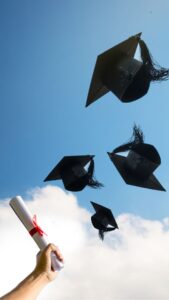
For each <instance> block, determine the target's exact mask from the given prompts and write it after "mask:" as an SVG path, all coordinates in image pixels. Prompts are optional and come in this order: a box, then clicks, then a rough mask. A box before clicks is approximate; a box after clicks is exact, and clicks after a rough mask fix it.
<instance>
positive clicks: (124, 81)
mask: <svg viewBox="0 0 169 300" xmlns="http://www.w3.org/2000/svg"><path fill="white" fill-rule="evenodd" d="M140 36H141V33H138V34H136V35H135V36H132V37H130V38H128V39H127V40H125V41H123V42H122V43H120V44H118V45H116V46H114V47H113V48H111V49H109V50H107V51H106V52H104V53H102V54H100V55H99V56H98V57H97V61H96V65H95V69H94V72H93V76H92V80H91V84H90V88H89V92H88V97H87V102H86V106H88V105H90V104H91V103H93V102H94V101H96V100H97V99H99V98H100V97H102V96H103V95H105V94H106V93H108V92H109V91H111V92H112V93H114V94H115V95H116V96H117V97H118V98H119V99H120V100H121V101H122V102H131V101H135V100H137V99H139V98H141V97H143V96H144V95H145V94H146V93H147V92H148V89H149V86H150V83H151V81H162V80H166V79H168V77H169V69H165V68H162V67H160V66H159V65H157V64H156V63H155V62H154V61H153V58H152V56H151V54H150V52H149V50H148V48H147V46H146V44H145V42H144V41H143V40H141V38H140ZM138 45H139V47H140V52H141V61H139V60H138V59H136V58H134V55H135V52H136V49H137V46H138Z"/></svg>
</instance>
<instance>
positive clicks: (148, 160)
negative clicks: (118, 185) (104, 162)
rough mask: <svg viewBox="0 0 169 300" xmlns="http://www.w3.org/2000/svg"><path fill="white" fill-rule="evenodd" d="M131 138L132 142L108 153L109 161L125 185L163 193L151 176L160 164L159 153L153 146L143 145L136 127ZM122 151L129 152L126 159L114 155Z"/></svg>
mask: <svg viewBox="0 0 169 300" xmlns="http://www.w3.org/2000/svg"><path fill="white" fill-rule="evenodd" d="M133 137H134V139H133V141H130V142H129V143H127V144H123V145H121V146H119V147H117V148H116V149H114V150H113V152H112V153H109V152H108V155H109V157H110V159H111V161H112V162H113V163H114V165H115V167H116V168H117V170H118V171H119V173H120V175H121V176H122V178H123V179H124V181H125V182H126V183H127V184H130V185H135V186H139V187H144V188H149V189H154V190H159V191H165V189H164V187H163V186H162V185H161V183H160V182H159V181H158V180H157V178H156V177H155V176H154V175H153V172H154V171H155V169H157V167H158V166H159V165H160V164H161V158H160V155H159V153H158V152H157V150H156V148H155V147H154V146H153V145H150V144H146V143H144V140H143V133H142V131H141V130H140V129H139V127H137V126H134V128H133ZM124 151H129V152H128V155H127V157H125V156H122V155H118V154H116V153H118V152H124Z"/></svg>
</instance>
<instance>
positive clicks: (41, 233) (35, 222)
mask: <svg viewBox="0 0 169 300" xmlns="http://www.w3.org/2000/svg"><path fill="white" fill-rule="evenodd" d="M32 222H33V225H34V227H33V228H32V229H31V230H30V231H29V233H30V235H31V236H33V235H34V234H35V233H37V232H38V233H39V235H40V236H43V235H44V234H45V235H47V234H46V233H45V232H44V231H43V230H42V228H40V226H39V225H38V224H37V218H36V215H34V216H33V219H32Z"/></svg>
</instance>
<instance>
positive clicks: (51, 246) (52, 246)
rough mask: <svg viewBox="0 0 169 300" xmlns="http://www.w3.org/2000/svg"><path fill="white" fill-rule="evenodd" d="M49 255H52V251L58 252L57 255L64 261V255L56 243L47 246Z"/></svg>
mask: <svg viewBox="0 0 169 300" xmlns="http://www.w3.org/2000/svg"><path fill="white" fill-rule="evenodd" d="M45 252H46V254H47V256H50V254H51V252H54V253H55V254H56V257H57V258H58V259H59V260H60V261H62V262H63V256H62V254H61V253H60V250H59V248H58V247H56V246H55V245H54V244H49V245H48V246H47V247H46V250H45Z"/></svg>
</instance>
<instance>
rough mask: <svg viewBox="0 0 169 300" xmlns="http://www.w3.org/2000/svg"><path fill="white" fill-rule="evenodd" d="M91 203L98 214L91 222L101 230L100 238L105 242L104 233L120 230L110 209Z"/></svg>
mask: <svg viewBox="0 0 169 300" xmlns="http://www.w3.org/2000/svg"><path fill="white" fill-rule="evenodd" d="M90 202H91V204H92V205H93V207H94V209H95V211H96V213H95V214H94V215H93V216H92V217H91V222H92V224H93V226H94V227H95V228H96V229H98V230H99V237H100V238H101V239H102V240H103V239H104V233H105V232H108V231H112V230H115V229H116V228H118V225H117V223H116V220H115V218H114V216H113V214H112V212H111V210H110V209H109V208H107V207H104V206H102V205H100V204H97V203H95V202H92V201H90Z"/></svg>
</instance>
